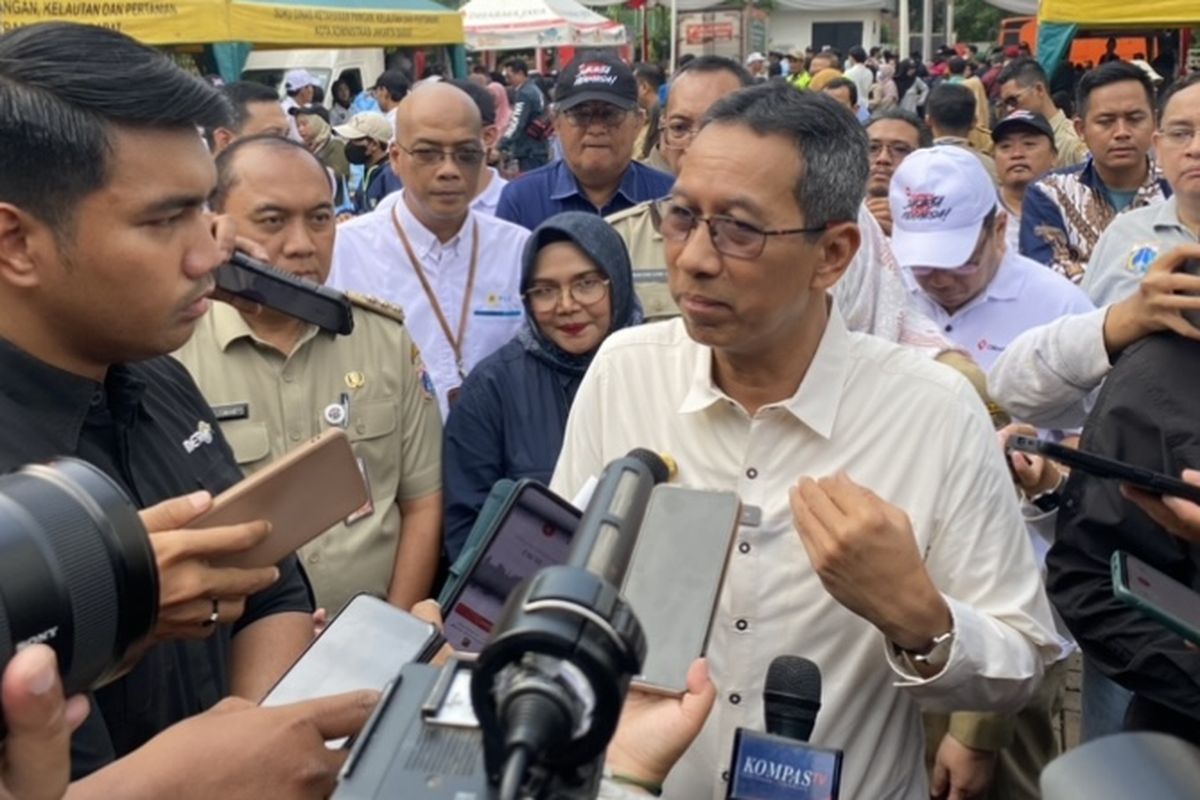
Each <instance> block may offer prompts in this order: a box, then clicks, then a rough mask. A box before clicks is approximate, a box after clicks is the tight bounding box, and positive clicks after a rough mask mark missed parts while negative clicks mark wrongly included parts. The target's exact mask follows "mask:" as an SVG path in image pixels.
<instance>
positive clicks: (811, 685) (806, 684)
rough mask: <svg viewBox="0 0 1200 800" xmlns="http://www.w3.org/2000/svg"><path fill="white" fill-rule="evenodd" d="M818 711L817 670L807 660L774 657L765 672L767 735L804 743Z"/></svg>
mask: <svg viewBox="0 0 1200 800" xmlns="http://www.w3.org/2000/svg"><path fill="white" fill-rule="evenodd" d="M820 710H821V668H820V667H818V666H817V665H816V664H814V663H813V662H811V661H809V660H808V659H807V658H800V657H799V656H776V657H775V660H774V661H772V662H771V666H770V667H768V668H767V683H766V687H765V688H764V689H763V715H764V717H765V718H766V723H767V733H773V734H775V735H776V736H786V737H787V738H789V739H796V740H797V741H801V742H807V741H808V737H809V736H811V735H812V730H813V726H814V725H816V724H817V712H818V711H820Z"/></svg>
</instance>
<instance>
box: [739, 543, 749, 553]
mask: <svg viewBox="0 0 1200 800" xmlns="http://www.w3.org/2000/svg"><path fill="white" fill-rule="evenodd" d="M738 552H739V553H749V552H750V543H749V542H742V543H741V544H739V545H738Z"/></svg>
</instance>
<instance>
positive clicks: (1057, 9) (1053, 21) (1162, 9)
mask: <svg viewBox="0 0 1200 800" xmlns="http://www.w3.org/2000/svg"><path fill="white" fill-rule="evenodd" d="M1037 18H1038V35H1037V39H1038V42H1037V57H1038V61H1039V62H1040V63H1041V65H1042V66H1043V67H1044V68H1045V69H1046V72H1047V74H1050V75H1053V74H1054V71H1055V69H1056V68H1057V67H1058V65H1059V64H1060V63H1061V62H1062V60H1063V58H1064V57H1065V56H1066V54H1067V52H1068V51H1069V50H1070V49H1071V40H1073V39H1074V38H1075V34H1076V32H1078V31H1079V29H1080V28H1083V29H1086V30H1088V31H1093V30H1104V29H1107V28H1112V29H1117V28H1125V29H1139V30H1142V29H1144V30H1158V29H1163V28H1190V27H1191V26H1193V25H1196V24H1197V20H1200V5H1198V4H1197V0H1144V1H1143V2H1130V0H1041V2H1039V3H1038V15H1037ZM1181 55H1182V54H1181Z"/></svg>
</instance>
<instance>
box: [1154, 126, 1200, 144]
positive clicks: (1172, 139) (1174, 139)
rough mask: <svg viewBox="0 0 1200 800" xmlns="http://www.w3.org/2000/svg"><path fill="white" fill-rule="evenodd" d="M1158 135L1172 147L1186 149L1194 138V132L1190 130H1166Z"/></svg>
mask: <svg viewBox="0 0 1200 800" xmlns="http://www.w3.org/2000/svg"><path fill="white" fill-rule="evenodd" d="M1158 133H1159V135H1160V136H1161V137H1162V139H1163V141H1165V142H1166V143H1167V144H1169V145H1171V146H1172V147H1187V146H1188V145H1189V144H1191V143H1192V141H1193V140H1194V139H1195V138H1196V131H1195V130H1194V129H1192V128H1167V129H1166V130H1161V131H1159V132H1158Z"/></svg>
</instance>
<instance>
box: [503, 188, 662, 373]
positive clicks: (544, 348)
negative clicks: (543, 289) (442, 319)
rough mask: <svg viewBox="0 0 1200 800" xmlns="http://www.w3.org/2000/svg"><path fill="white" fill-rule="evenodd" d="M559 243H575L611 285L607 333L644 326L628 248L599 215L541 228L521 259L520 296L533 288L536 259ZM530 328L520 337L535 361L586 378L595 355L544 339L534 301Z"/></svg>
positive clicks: (553, 221) (565, 218) (570, 214)
mask: <svg viewBox="0 0 1200 800" xmlns="http://www.w3.org/2000/svg"><path fill="white" fill-rule="evenodd" d="M555 242H570V243H571V244H573V245H575V246H576V247H578V248H579V249H580V250H582V251H583V253H584V255H586V256H587V257H588V259H589V260H591V262H592V263H593V264H595V266H596V269H597V270H599V271H600V272H602V273H603V274H604V276H605V277H606V278H608V280H609V284H608V297H609V301H610V302H611V303H612V313H611V317H610V320H611V321H610V323H609V328H608V331H606V332H605V334H604V335H605V337H607V336H608V335H609V334H610V333H612V332H613V331H616V330H620V329H621V328H626V327H629V326H630V325H636V324H638V323H639V322H641V321H642V305H641V303H640V302H638V299H637V295H635V294H634V291H633V267H632V265H631V264H630V262H629V251H628V250H626V249H625V242H624V241H622V239H621V237H620V235H618V234H617V232H616V231H614V230H613V229H612V227H611V226H610V225H609V224H608V223H607V222H605V221H604V218H603V217H601V216H599V215H598V214H588V213H585V212H583V211H564V212H563V213H561V214H555V215H554V216H553V217H550V219H548V220H546V221H545V222H543V223H542V224H541V225H539V226H538V227H537V228H536V229H535V230H534V231H533V235H532V236H530V237H529V239H528V240H527V241H526V242H525V250H524V251H523V252H522V253H521V291H522V292H525V291H527V290H528V289H529V287H530V286H532V285H533V276H534V272H535V271H536V269H537V257H538V253H540V252H541V250H542V248H543V247H545V246H546V245H549V244H553V243H555ZM525 306H526V307H525V311H526V316H525V326H524V327H523V328H521V330H520V331H519V332H518V333H517V339H518V340H519V341H520V342H521V345H522V346H523V347H524V348H525V350H526V351H528V352H529V353H530V354H531V355H533V356H534V357H535V358H537V359H539V360H541V361H543V362H545V363H547V364H549V365H550V366H551V367H553V368H554V369H557V370H559V371H561V372H566V373H569V374H573V375H582V374H583V373H585V372H587V368H588V365H589V364H591V363H592V357H593V356H594V355H595V351H592V352H590V353H584V354H583V355H573V354H571V353H568V352H566V351H565V350H563V349H562V348H560V347H559V346H558V345H556V344H555V343H554V342H552V341H551V340H550V338H549V337H548V336H546V335H545V334H544V333H542V331H541V329H540V328H539V327H538V325H537V321H536V320H535V319H534V317H533V309H531V308H530V307H529V301H528V300H527V301H525Z"/></svg>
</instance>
